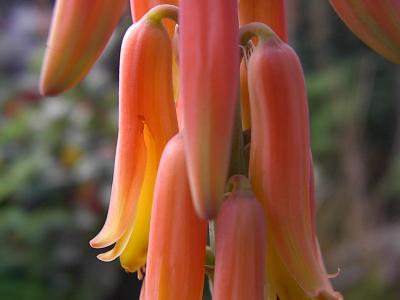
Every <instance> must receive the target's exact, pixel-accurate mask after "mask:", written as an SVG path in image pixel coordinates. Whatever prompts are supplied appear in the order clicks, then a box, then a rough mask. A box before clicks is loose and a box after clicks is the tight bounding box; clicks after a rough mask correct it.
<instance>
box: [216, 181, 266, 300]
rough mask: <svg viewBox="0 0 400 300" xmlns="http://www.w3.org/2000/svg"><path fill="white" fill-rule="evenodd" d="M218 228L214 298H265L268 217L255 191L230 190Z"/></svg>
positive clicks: (220, 214) (218, 221)
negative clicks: (266, 223) (265, 216)
mask: <svg viewBox="0 0 400 300" xmlns="http://www.w3.org/2000/svg"><path fill="white" fill-rule="evenodd" d="M239 180H242V181H243V180H245V181H247V179H245V178H244V177H243V178H241V179H239ZM216 229H217V235H216V241H215V242H216V250H215V251H216V252H215V255H216V257H215V272H214V290H213V299H214V300H225V299H230V300H248V299H254V300H258V299H260V300H261V299H263V296H264V263H265V246H266V245H265V238H266V234H265V218H264V213H263V208H262V207H261V205H260V203H259V202H258V201H257V199H256V198H255V196H254V194H253V193H252V192H251V191H244V190H237V191H233V192H232V193H230V194H229V196H228V197H227V198H226V200H225V201H224V202H223V204H222V206H221V209H220V211H219V214H218V218H217V227H216Z"/></svg>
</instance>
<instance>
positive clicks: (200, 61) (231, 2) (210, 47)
mask: <svg viewBox="0 0 400 300" xmlns="http://www.w3.org/2000/svg"><path fill="white" fill-rule="evenodd" d="M237 23H238V20H237V0H228V1H213V0H204V1H198V0H182V1H181V2H180V25H179V26H180V27H179V28H180V31H179V33H180V40H179V41H180V45H179V58H180V71H181V72H180V80H181V81H180V94H179V97H180V99H183V100H182V101H183V103H182V105H183V121H184V126H185V128H184V143H185V153H186V157H187V163H188V174H189V181H190V186H191V190H192V194H193V201H194V206H195V209H196V211H197V213H198V215H199V216H201V217H202V218H212V217H214V216H215V215H216V213H217V210H218V207H219V205H220V203H221V201H222V196H223V192H224V186H225V182H226V179H227V178H226V177H227V173H228V164H229V156H230V145H231V138H232V128H233V120H234V113H235V108H236V103H237V102H236V100H237V90H238V86H237V84H238V78H239V47H238V42H239V41H238V24H237Z"/></svg>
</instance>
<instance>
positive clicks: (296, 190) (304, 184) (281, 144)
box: [248, 36, 341, 299]
mask: <svg viewBox="0 0 400 300" xmlns="http://www.w3.org/2000/svg"><path fill="white" fill-rule="evenodd" d="M248 76H249V92H250V105H251V117H252V120H251V128H252V129H251V130H252V132H251V134H252V137H251V141H252V142H251V154H250V176H251V182H252V185H253V188H254V190H255V193H256V195H257V198H258V199H259V200H260V201H261V202H262V204H263V206H264V210H265V214H266V217H267V228H268V230H267V231H268V232H267V243H268V245H271V246H269V247H273V248H274V251H275V252H276V253H277V254H278V255H279V257H280V259H281V261H282V263H283V264H284V266H285V268H286V269H287V273H289V274H290V275H291V276H292V277H293V279H294V280H292V282H296V283H297V284H298V285H299V286H300V288H301V289H302V290H303V291H304V293H305V294H306V295H308V296H309V297H311V298H315V297H317V295H319V294H320V293H322V294H323V293H327V294H329V295H330V296H331V297H332V298H334V299H340V298H341V296H340V294H338V293H336V292H334V291H333V289H332V286H331V284H330V282H329V279H328V274H327V273H326V271H325V267H324V265H323V262H322V259H321V256H320V252H319V246H318V241H317V238H316V236H315V220H314V217H315V216H314V208H313V203H312V201H313V200H314V196H313V194H312V193H313V190H312V187H311V184H310V182H311V180H312V173H311V168H310V166H311V165H312V162H311V156H310V139H309V127H308V124H309V119H308V107H307V96H306V90H305V83H304V75H303V72H302V68H301V65H300V62H299V60H298V57H297V55H296V53H295V52H294V51H293V49H292V48H290V47H289V46H288V45H286V44H285V43H283V42H282V41H281V40H279V38H277V37H276V36H273V37H270V38H269V39H267V40H264V41H262V42H260V43H259V45H258V46H257V47H256V48H255V50H254V52H253V54H252V55H251V57H250V59H249V64H248ZM270 257H271V256H267V268H269V265H273V264H274V262H271V261H269V259H268V258H270ZM271 277H274V274H272V275H271ZM281 284H282V283H281ZM270 289H275V287H270ZM287 289H292V288H291V287H287Z"/></svg>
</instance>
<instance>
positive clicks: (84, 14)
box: [40, 0, 126, 96]
mask: <svg viewBox="0 0 400 300" xmlns="http://www.w3.org/2000/svg"><path fill="white" fill-rule="evenodd" d="M125 8H126V0H91V1H82V0H58V1H56V7H55V12H54V16H53V20H52V24H51V29H50V35H49V39H48V42H47V49H46V53H45V58H44V63H43V66H42V73H41V77H40V92H41V93H42V95H46V96H47V95H56V94H59V93H62V92H64V91H66V90H67V89H69V88H72V87H73V86H75V85H76V84H78V83H79V82H80V81H81V80H82V79H83V77H85V76H86V74H87V73H88V72H89V70H90V69H91V68H92V66H93V65H94V63H95V62H96V60H97V59H98V57H99V56H100V54H101V52H102V51H103V49H104V48H105V46H106V44H107V42H108V40H109V39H110V37H111V34H112V33H113V31H114V29H115V27H116V25H117V23H118V21H119V19H120V17H121V15H122V13H123V11H124V9H125Z"/></svg>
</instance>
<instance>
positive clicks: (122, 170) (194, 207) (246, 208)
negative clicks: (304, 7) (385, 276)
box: [41, 0, 399, 300]
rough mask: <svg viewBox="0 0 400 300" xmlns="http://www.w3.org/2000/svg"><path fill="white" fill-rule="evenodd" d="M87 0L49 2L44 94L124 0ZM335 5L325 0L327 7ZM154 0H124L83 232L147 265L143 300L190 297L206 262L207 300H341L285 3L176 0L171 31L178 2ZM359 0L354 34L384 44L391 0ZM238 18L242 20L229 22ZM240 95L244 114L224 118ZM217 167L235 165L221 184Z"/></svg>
mask: <svg viewBox="0 0 400 300" xmlns="http://www.w3.org/2000/svg"><path fill="white" fill-rule="evenodd" d="M88 2H90V4H87V3H86V2H85V3H83V1H81V2H78V1H77V0H70V1H66V0H64V1H63V0H59V2H58V3H57V7H56V13H55V17H54V20H53V25H52V29H51V33H50V38H49V48H48V49H47V52H46V58H45V62H44V66H43V72H42V80H41V89H42V92H43V93H45V94H56V93H59V92H62V91H64V90H66V89H68V88H70V87H72V86H73V85H75V84H76V83H77V82H79V80H81V79H82V78H83V76H84V75H85V74H86V73H87V72H88V70H89V69H90V67H91V66H92V65H93V64H94V62H95V60H96V59H97V57H98V55H99V54H100V52H101V50H102V49H103V48H104V46H105V43H106V42H107V39H108V38H109V37H110V35H111V33H112V30H113V29H114V27H115V26H116V23H117V22H118V19H119V17H120V15H121V13H122V11H123V9H124V7H125V0H120V1H106V0H103V1H88ZM339 2H340V1H335V0H332V3H333V4H334V5H335V7H336V8H338V7H339V6H340V4H339ZM355 2H356V1H351V0H349V1H348V3H349V4H348V6H344V4H343V7H346V9H347V8H348V7H350V6H351V5H352V4H354V3H355ZM111 3H112V4H111ZM160 3H173V4H178V1H177V0H175V1H174V0H170V1H168V0H165V1H156V0H154V1H151V0H145V1H143V0H142V1H139V0H131V9H132V17H133V20H134V22H135V23H134V24H133V25H132V26H131V27H130V28H129V29H128V31H127V32H126V34H125V36H124V39H123V42H122V47H121V55H120V78H119V124H118V126H119V128H118V141H117V148H116V155H115V166H114V174H113V182H112V190H111V196H110V204H109V209H108V214H107V218H106V221H105V224H104V226H103V228H102V229H101V230H100V232H99V233H98V234H97V236H96V237H94V238H93V239H92V240H91V241H90V244H91V246H92V247H94V248H105V247H109V246H112V245H113V247H112V248H111V249H109V250H108V251H106V252H104V253H102V254H99V255H98V258H99V259H101V260H103V261H111V260H114V259H116V258H118V257H119V259H120V262H121V265H122V267H123V268H124V269H125V270H126V271H128V272H135V271H138V274H139V276H140V277H142V276H143V275H144V270H146V274H145V283H144V282H143V286H142V291H141V296H140V299H143V300H144V299H146V300H152V299H163V300H164V299H174V300H176V299H177V300H179V299H182V300H186V299H190V300H192V299H193V300H197V299H198V300H200V299H201V297H202V294H203V284H204V274H205V263H206V265H207V275H208V276H209V278H210V281H212V278H213V276H214V281H213V284H214V290H213V299H216V300H218V299H219V300H225V299H232V300H242V299H243V300H247V299H248V300H253V299H257V300H258V299H268V300H277V299H279V300H292V299H295V300H311V299H313V300H341V299H342V296H341V294H340V293H338V292H336V291H334V289H333V287H332V285H331V283H330V280H329V278H330V275H328V274H327V272H326V270H325V266H324V263H323V260H322V256H321V252H320V248H319V243H318V239H317V236H316V224H315V207H314V205H315V203H314V178H313V163H312V156H311V150H310V137H309V119H308V107H307V95H306V89H305V83H304V75H303V71H302V68H301V65H300V62H299V60H298V57H297V55H296V53H295V52H294V50H293V49H292V48H290V47H289V46H288V45H287V44H286V43H285V41H287V31H286V15H285V2H284V1H283V0H258V1H257V0H251V1H250V0H240V1H238V0H225V1H215V0H202V1H200V0H181V1H179V4H180V7H181V8H180V16H179V29H177V28H176V27H173V26H170V25H168V24H167V25H166V24H165V21H166V19H171V20H172V21H173V22H174V23H176V21H177V19H178V13H177V11H178V8H177V7H176V6H173V5H169V4H163V5H159V6H156V5H157V4H160ZM364 3H367V4H366V5H365V7H364V6H354V7H355V8H357V10H355V11H357V12H363V14H358V16H362V18H361V19H362V20H363V21H365V20H367V21H368V22H367V23H368V24H373V25H374V26H375V25H376V26H375V27H373V28H372V29H371V28H369V27H368V26H367V25H368V24H367V25H365V31H364V33H365V32H368V31H369V33H368V36H369V37H371V36H374V37H375V38H377V37H378V36H380V34H382V37H381V39H379V43H382V44H384V45H385V47H384V49H386V50H387V49H391V50H396V48H395V47H392V46H393V43H394V42H396V41H399V39H398V36H397V34H398V33H397V30H395V29H393V27H391V22H392V20H386V21H385V20H383V19H382V18H383V17H382V13H381V11H380V10H379V9H383V8H385V9H387V8H388V7H389V3H391V5H392V6H391V7H392V8H394V11H396V9H397V10H398V8H399V6H398V4H397V3H398V2H395V1H392V2H390V1H389V0H387V1H383V3H384V4H382V5H381V6H379V7H380V8H379V9H378V10H377V11H372V10H371V9H370V8H371V6H370V5H372V4H370V2H368V1H364ZM371 3H372V2H371ZM386 5H388V6H386ZM154 6H156V7H154ZM354 7H353V6H352V8H354ZM367 8H368V9H369V10H368V9H367ZM238 9H239V10H238ZM338 10H340V9H338ZM64 14H65V15H64ZM61 16H62V17H63V18H62V21H61ZM346 16H347V14H346ZM365 16H369V17H368V18H366V17H365ZM351 19H352V22H355V24H358V25H359V23H357V22H360V21H357V19H356V18H354V17H351ZM361 19H360V20H361ZM171 20H170V21H171ZM239 20H240V24H242V25H243V24H246V25H244V26H242V29H241V31H240V32H239ZM355 20H356V21H355ZM371 20H373V21H371ZM253 21H262V22H265V23H268V24H269V25H270V26H271V27H272V28H273V29H274V30H276V32H277V34H275V33H274V32H273V31H272V30H271V29H270V28H269V27H268V26H266V25H264V24H262V23H251V22H253ZM247 23H248V24H247ZM173 25H175V24H173ZM358 25H357V26H358ZM363 26H364V25H363ZM357 28H358V27H357ZM363 30H364V29H363ZM371 32H372V33H371ZM172 35H174V37H173V40H172V41H171V37H172ZM251 41H254V42H255V43H254V44H255V46H254V44H253V43H252V42H251ZM374 43H375V44H374ZM379 43H378V42H376V41H374V42H373V44H374V45H377V44H379ZM394 44H395V43H394ZM174 46H176V47H174ZM240 49H242V54H243V56H244V58H243V61H242V65H240V53H241V52H240ZM386 50H385V51H386ZM397 50H398V49H397ZM378 51H381V50H380V49H378ZM394 53H395V54H396V51H394ZM391 54H393V51H392V52H391ZM397 54H398V52H397ZM394 56H395V57H396V55H394ZM177 90H178V92H177ZM238 98H241V103H240V105H241V113H242V116H239V115H237V116H235V114H236V112H237V111H239V103H237V100H238ZM174 100H176V101H174ZM240 120H241V121H242V124H240V122H241V121H240ZM178 121H179V124H178ZM178 125H179V133H178ZM241 125H242V126H241ZM250 128H251V145H250V147H251V148H250V161H249V164H250V166H249V172H248V173H249V174H248V175H249V178H250V179H249V180H248V179H247V178H245V177H244V176H243V174H244V173H247V170H244V169H246V168H245V167H243V168H242V167H240V168H239V167H237V168H235V167H236V166H239V165H240V166H246V165H247V162H248V161H247V160H248V159H246V155H244V152H245V151H244V149H243V148H244V145H242V144H243V143H242V133H243V132H242V129H243V130H247V129H250ZM233 134H235V135H234V136H235V140H234V141H232V136H233ZM246 146H247V145H246ZM237 148H240V149H237ZM231 152H232V153H234V154H233V155H232V157H231V155H230V154H231ZM228 170H229V173H235V172H237V173H243V174H242V175H238V174H234V176H232V177H231V180H230V181H229V182H228V185H227V184H226V183H227V177H228ZM229 175H232V174H229ZM230 184H231V185H233V191H231V192H228V193H226V188H227V187H229V185H230ZM220 206H221V207H220ZM211 219H215V220H216V227H215V228H216V229H215V230H216V239H215V242H216V247H215V266H214V265H213V263H214V256H213V253H212V251H213V250H214V243H213V242H214V231H213V230H212V228H213V227H212V226H211V227H210V228H211V230H210V234H209V240H210V247H209V248H208V250H207V257H206V255H205V253H206V246H207V224H208V220H211ZM210 249H212V250H210ZM210 257H211V258H212V259H209V258H210ZM206 259H207V262H205V260H206ZM214 267H215V268H214ZM212 270H214V271H215V272H214V274H212ZM211 286H212V284H211Z"/></svg>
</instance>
